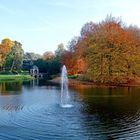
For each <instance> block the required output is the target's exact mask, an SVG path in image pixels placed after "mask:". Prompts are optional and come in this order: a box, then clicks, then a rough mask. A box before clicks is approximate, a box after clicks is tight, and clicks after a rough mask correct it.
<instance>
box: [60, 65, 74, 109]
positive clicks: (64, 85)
mask: <svg viewBox="0 0 140 140" xmlns="http://www.w3.org/2000/svg"><path fill="white" fill-rule="evenodd" d="M61 107H65V108H68V107H72V105H71V104H70V95H69V90H68V77H67V69H66V66H65V65H63V67H62V72H61Z"/></svg>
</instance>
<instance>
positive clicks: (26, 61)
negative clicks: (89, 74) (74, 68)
mask: <svg viewBox="0 0 140 140" xmlns="http://www.w3.org/2000/svg"><path fill="white" fill-rule="evenodd" d="M63 52H64V46H63V44H59V45H58V48H57V50H56V51H55V53H52V52H49V51H46V52H45V53H44V54H43V55H40V54H36V53H33V52H31V53H30V52H26V53H24V50H23V48H22V44H21V43H20V42H18V41H12V40H10V39H9V38H6V39H3V40H2V41H1V44H0V73H1V74H8V73H14V74H18V73H21V72H23V71H27V73H29V71H30V69H31V68H32V67H33V65H36V66H38V68H39V71H40V72H41V73H44V74H46V75H47V76H48V77H49V78H50V77H51V75H57V74H59V73H60V69H61V56H62V54H63Z"/></svg>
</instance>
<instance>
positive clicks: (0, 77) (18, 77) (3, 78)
mask: <svg viewBox="0 0 140 140" xmlns="http://www.w3.org/2000/svg"><path fill="white" fill-rule="evenodd" d="M32 79H33V77H31V76H30V75H2V74H1V75H0V82H8V81H27V80H32Z"/></svg>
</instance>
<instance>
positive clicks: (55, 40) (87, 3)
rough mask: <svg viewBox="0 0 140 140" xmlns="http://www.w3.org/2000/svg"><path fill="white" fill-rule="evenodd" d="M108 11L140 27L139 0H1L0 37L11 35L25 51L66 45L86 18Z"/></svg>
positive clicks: (99, 17)
mask: <svg viewBox="0 0 140 140" xmlns="http://www.w3.org/2000/svg"><path fill="white" fill-rule="evenodd" d="M107 14H112V16H115V17H120V18H121V19H122V20H123V21H124V22H125V23H126V24H127V25H129V24H133V25H137V26H138V27H140V0H0V40H2V39H3V38H10V39H12V40H17V41H19V42H21V43H22V44H23V49H24V50H25V51H26V52H27V51H28V52H35V53H40V54H42V53H43V52H45V51H54V50H55V49H56V48H57V45H58V44H60V43H64V45H65V46H66V45H67V43H68V41H70V40H71V39H72V38H73V37H74V36H77V35H79V32H80V29H81V27H82V26H83V25H84V24H85V23H86V22H89V21H93V22H100V21H101V20H103V19H105V17H106V15H107Z"/></svg>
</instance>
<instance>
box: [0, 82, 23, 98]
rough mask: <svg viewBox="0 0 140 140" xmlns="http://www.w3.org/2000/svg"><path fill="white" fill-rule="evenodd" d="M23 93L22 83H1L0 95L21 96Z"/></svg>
mask: <svg viewBox="0 0 140 140" xmlns="http://www.w3.org/2000/svg"><path fill="white" fill-rule="evenodd" d="M21 92H22V82H20V81H19V82H2V83H0V94H1V95H9V94H21Z"/></svg>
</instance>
